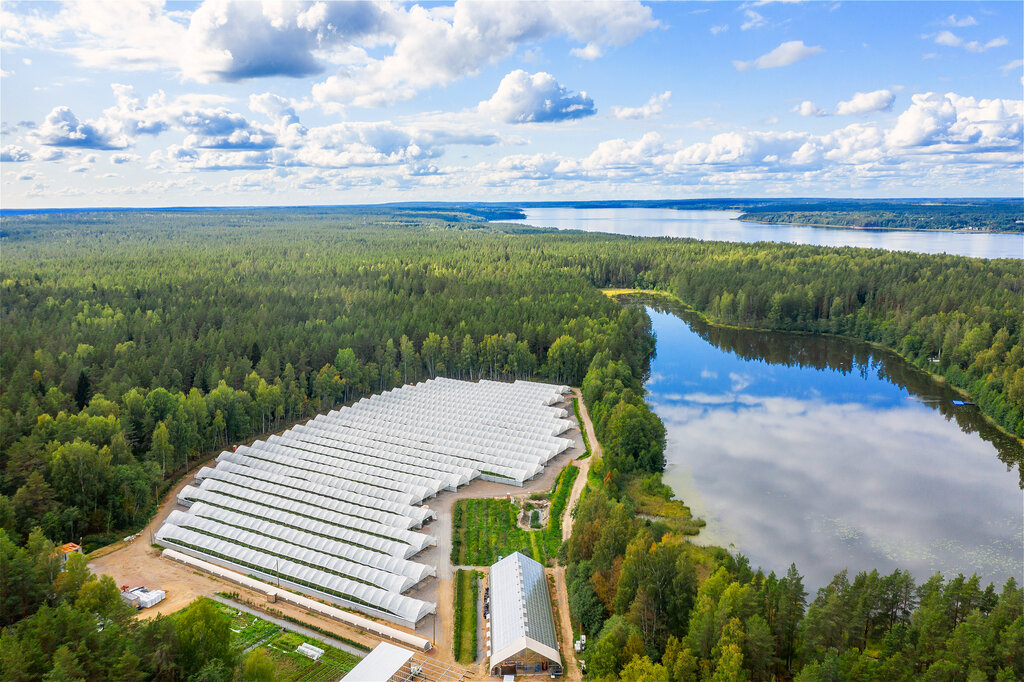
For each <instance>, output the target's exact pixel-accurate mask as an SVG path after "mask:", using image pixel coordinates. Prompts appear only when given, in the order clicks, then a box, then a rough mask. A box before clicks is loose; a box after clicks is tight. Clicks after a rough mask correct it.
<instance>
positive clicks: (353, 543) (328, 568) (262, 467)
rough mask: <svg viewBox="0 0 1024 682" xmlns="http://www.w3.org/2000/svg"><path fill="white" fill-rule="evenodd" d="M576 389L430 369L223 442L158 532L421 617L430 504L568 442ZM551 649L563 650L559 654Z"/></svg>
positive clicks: (321, 595)
mask: <svg viewBox="0 0 1024 682" xmlns="http://www.w3.org/2000/svg"><path fill="white" fill-rule="evenodd" d="M568 390H569V389H568V387H564V386H552V385H550V384H539V383H533V382H524V381H518V382H516V383H501V382H496V381H480V382H468V381H455V380H452V379H432V380H430V381H425V382H423V383H420V384H417V385H415V386H404V387H402V388H398V389H394V390H392V391H388V392H386V393H382V394H380V395H375V396H372V397H370V398H366V399H363V400H360V401H358V402H357V403H355V404H354V405H352V406H350V407H343V408H341V409H339V410H334V411H332V412H330V413H328V414H323V415H319V416H317V417H316V418H314V419H312V420H310V421H308V422H307V423H306V424H304V425H299V426H296V427H294V428H292V429H289V430H287V431H285V432H284V433H282V434H280V435H275V436H271V437H269V438H267V439H266V440H265V441H256V442H255V443H253V444H252V445H248V446H246V445H243V446H239V447H238V448H236V449H235V450H232V451H225V452H222V453H221V454H220V455H218V457H217V461H216V465H215V466H212V467H204V468H202V469H201V470H200V471H199V472H198V473H197V474H196V477H195V479H196V484H195V485H189V486H185V487H184V488H183V489H182V490H181V492H179V493H178V502H179V503H180V504H181V505H183V506H184V507H187V508H188V510H187V511H185V512H183V511H176V512H173V513H172V514H171V515H170V516H169V517H168V518H167V520H166V521H165V523H164V524H163V526H162V527H161V528H160V530H159V531H158V533H157V539H158V540H159V542H161V543H162V544H164V545H166V546H168V547H173V548H174V549H175V550H176V551H178V552H181V553H183V554H186V555H188V556H191V557H194V558H197V559H203V560H206V561H209V562H211V563H214V564H218V565H220V566H224V567H226V568H231V569H233V570H238V571H241V572H243V573H245V574H248V575H255V576H258V577H260V578H261V579H263V580H266V581H268V582H273V583H276V582H278V581H280V583H281V585H282V586H284V585H287V586H288V587H289V589H293V590H296V591H298V592H304V593H306V594H309V595H311V596H315V597H317V598H318V599H325V600H327V601H331V602H333V603H336V604H339V605H341V606H346V607H349V608H354V609H358V610H361V611H364V612H366V613H369V614H371V615H374V616H379V617H384V618H387V619H389V620H393V621H395V622H400V623H402V624H403V625H413V626H414V625H415V624H416V622H417V621H418V620H419V619H421V618H423V616H425V615H426V614H428V613H433V612H434V611H435V610H436V608H437V605H436V604H434V603H428V602H424V601H421V600H419V599H415V598H413V597H410V596H408V595H407V594H405V593H406V592H408V591H409V590H411V589H413V588H414V587H415V586H416V585H418V584H419V583H420V582H421V581H423V580H425V579H427V578H429V577H432V576H434V575H436V569H435V568H434V567H433V566H428V565H426V564H424V563H420V562H417V561H415V559H414V557H415V556H416V555H417V554H419V553H420V552H422V551H423V550H424V549H426V548H427V547H429V546H431V545H435V544H437V540H436V539H435V538H434V537H433V536H431V535H429V534H427V533H424V532H421V531H418V530H416V529H418V528H420V527H421V526H422V525H423V524H424V523H425V522H427V521H429V520H430V519H433V518H435V514H434V512H433V511H431V510H430V509H428V508H427V507H425V506H422V504H421V503H422V502H424V501H425V500H427V499H429V498H431V497H433V496H435V495H437V494H439V493H440V492H441V491H444V490H455V489H457V488H458V487H460V486H463V485H466V484H467V483H469V482H470V481H472V480H473V479H475V478H480V477H483V478H486V479H488V480H494V481H501V482H505V483H508V484H511V485H522V484H523V483H524V482H525V481H527V480H529V479H531V478H533V477H534V476H536V475H538V474H539V473H541V472H542V471H543V470H544V465H545V464H546V463H547V462H548V461H549V460H550V459H551V458H552V457H554V456H556V455H557V454H558V453H560V452H562V451H564V450H565V449H566V448H568V447H570V446H571V445H572V441H571V440H569V439H567V438H561V437H560V436H559V434H562V433H565V432H566V431H567V430H568V429H570V428H572V427H573V426H574V422H572V421H570V420H568V419H567V418H566V417H567V416H568V414H567V412H566V410H564V409H562V408H560V407H552V406H553V405H556V404H558V403H560V402H562V401H564V400H565V396H564V393H566V392H567V391H568ZM556 655H557V654H556Z"/></svg>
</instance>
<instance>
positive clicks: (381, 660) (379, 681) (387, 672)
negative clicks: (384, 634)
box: [341, 642, 413, 682]
mask: <svg viewBox="0 0 1024 682" xmlns="http://www.w3.org/2000/svg"><path fill="white" fill-rule="evenodd" d="M412 657H413V652H411V651H409V650H408V649H403V648H402V647H400V646H395V645H394V644H389V643H388V642H381V643H380V644H378V645H377V646H375V647H374V648H373V651H371V652H370V653H368V654H367V655H366V658H364V659H363V660H361V661H359V663H357V664H356V667H354V668H352V670H350V671H349V673H348V675H345V677H343V678H341V679H342V680H344V681H345V682H388V681H389V680H390V679H391V677H392V676H393V675H394V674H395V673H397V672H398V671H399V670H401V669H402V666H404V665H405V664H406V663H408V662H409V659H410V658H412Z"/></svg>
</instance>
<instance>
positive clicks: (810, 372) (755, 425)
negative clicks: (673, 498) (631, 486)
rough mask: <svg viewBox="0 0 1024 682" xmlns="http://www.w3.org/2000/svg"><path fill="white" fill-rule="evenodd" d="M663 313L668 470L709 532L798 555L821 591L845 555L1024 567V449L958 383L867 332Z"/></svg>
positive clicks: (927, 569)
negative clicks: (724, 323)
mask: <svg viewBox="0 0 1024 682" xmlns="http://www.w3.org/2000/svg"><path fill="white" fill-rule="evenodd" d="M634 302H635V303H637V304H640V303H646V304H648V305H649V304H651V301H650V300H649V299H647V300H635V301H634ZM648 312H649V313H650V315H651V319H652V321H653V323H654V331H655V333H656V334H657V338H658V341H657V355H656V357H655V358H654V360H653V361H652V363H651V374H650V380H649V382H648V384H647V388H648V390H649V396H648V400H649V401H650V403H651V405H652V407H653V408H654V410H655V411H656V412H657V413H658V415H659V416H660V417H661V418H662V420H663V421H664V422H665V426H666V428H667V430H668V447H667V450H666V460H667V462H668V466H667V469H666V472H665V482H666V483H668V484H669V485H670V486H672V488H673V490H675V492H676V495H677V496H678V497H679V498H680V499H682V500H683V501H684V502H685V503H686V504H688V505H689V506H690V507H691V509H692V510H693V513H694V515H695V516H700V517H703V518H704V519H705V520H706V521H707V524H708V525H707V527H706V528H705V529H703V530H702V531H701V533H700V535H699V536H697V538H696V539H695V540H696V541H697V542H700V543H703V544H715V545H720V546H723V547H727V548H730V549H731V550H733V551H737V552H741V553H743V554H745V555H747V556H748V557H749V558H750V560H751V564H752V565H753V566H755V567H757V566H761V567H762V568H764V569H765V571H766V572H767V571H769V570H774V571H775V572H776V573H777V574H782V573H785V571H786V569H787V568H788V566H789V564H790V562H796V565H797V568H798V569H799V570H800V571H801V573H802V574H803V575H804V576H805V584H806V586H807V587H808V589H809V591H810V592H811V594H812V596H813V594H814V589H816V588H817V587H820V586H823V585H824V584H826V583H827V582H828V581H829V580H830V579H831V577H832V576H833V575H834V574H835V573H837V572H838V571H840V570H842V569H844V568H848V569H850V574H851V579H852V576H853V574H855V573H856V572H858V571H860V570H865V569H867V570H870V569H871V568H877V569H878V570H879V571H880V572H882V573H891V572H892V571H893V570H894V569H895V568H904V569H908V570H910V571H911V572H912V573H913V575H914V578H915V579H916V580H917V581H918V582H923V581H924V580H925V579H926V578H927V577H928V576H929V575H931V574H932V573H934V572H935V571H942V572H943V573H944V574H946V575H947V576H948V575H949V574H956V573H958V572H963V573H965V574H967V575H970V574H971V573H975V572H977V573H978V574H979V575H980V576H981V577H982V579H983V581H984V582H985V583H987V582H988V581H993V582H995V583H996V584H997V586H999V587H1001V586H1002V583H1003V582H1004V581H1005V580H1006V579H1007V578H1008V577H1009V576H1011V575H1013V576H1015V577H1016V578H1017V580H1018V582H1020V581H1022V580H1024V574H1022V573H1024V569H1022V561H1024V560H1022V556H1024V541H1022V534H1024V492H1022V490H1021V487H1020V486H1021V483H1022V479H1021V477H1020V462H1022V461H1024V449H1022V447H1021V445H1020V444H1019V442H1017V441H1016V440H1014V439H1012V438H1010V437H1008V436H1005V435H1004V434H1002V433H1001V432H1000V431H998V430H997V429H996V428H995V427H993V426H991V425H990V424H989V423H988V422H986V421H985V420H984V419H983V418H982V417H981V416H980V414H979V413H978V412H977V408H973V407H956V406H954V405H953V404H952V402H951V401H952V399H953V398H956V397H957V396H956V395H955V394H954V393H953V392H952V391H951V390H950V389H949V388H948V387H947V386H944V385H943V384H940V383H938V382H936V381H934V380H932V378H931V377H930V376H928V375H927V374H925V373H923V372H920V371H919V370H917V369H916V368H915V367H913V366H912V365H910V364H909V363H907V362H904V361H903V360H901V359H900V358H899V357H897V356H895V355H893V354H890V353H888V352H886V351H884V350H880V349H877V348H874V347H872V346H870V345H868V344H864V343H859V342H853V341H847V340H844V339H839V338H831V337H815V336H809V335H797V334H782V333H772V332H752V331H743V330H734V329H725V328H721V327H713V326H709V325H707V324H705V323H703V322H701V321H700V320H699V319H693V318H691V317H690V316H689V315H687V314H686V313H680V314H682V315H683V316H684V317H686V318H687V319H685V320H684V319H683V318H682V317H679V316H677V315H675V314H672V313H670V312H667V311H664V310H662V311H660V312H659V310H655V309H653V308H648ZM677 312H678V311H677Z"/></svg>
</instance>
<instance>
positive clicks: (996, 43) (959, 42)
mask: <svg viewBox="0 0 1024 682" xmlns="http://www.w3.org/2000/svg"><path fill="white" fill-rule="evenodd" d="M935 42H936V44H938V45H944V46H946V47H962V48H964V49H965V50H967V51H968V52H985V51H987V50H991V49H992V48H993V47H1002V46H1003V45H1006V44H1007V43H1009V41H1008V40H1007V39H1006V37H1005V36H999V37H998V38H993V39H992V40H990V41H988V42H987V43H982V42H979V41H977V40H969V41H968V40H964V39H963V38H961V37H960V36H958V35H956V34H955V33H953V32H952V31H940V32H939V33H937V34H935Z"/></svg>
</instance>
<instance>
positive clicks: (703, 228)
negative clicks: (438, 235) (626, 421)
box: [502, 208, 1024, 258]
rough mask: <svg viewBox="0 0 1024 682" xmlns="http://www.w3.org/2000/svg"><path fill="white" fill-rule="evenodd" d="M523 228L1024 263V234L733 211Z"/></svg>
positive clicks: (547, 211) (639, 213)
mask: <svg viewBox="0 0 1024 682" xmlns="http://www.w3.org/2000/svg"><path fill="white" fill-rule="evenodd" d="M523 211H524V212H525V213H526V219H525V220H508V221H502V222H510V223H522V224H526V225H536V226H538V227H557V228H558V229H562V230H569V229H571V230H585V231H587V232H611V233H613V234H630V235H634V236H637V237H691V238H693V239H705V240H717V241H725V242H758V241H766V242H792V243H794V244H814V245H817V246H863V247H868V248H874V249H888V250H890V251H916V252H918V253H954V254H958V255H961V256H975V257H978V258H1024V235H1020V234H984V233H979V234H970V233H963V232H939V231H936V232H900V231H894V230H849V229H836V228H827V227H798V226H792V225H761V224H759V223H748V222H740V221H738V220H736V218H738V217H739V215H740V214H739V213H736V212H734V211H676V210H674V209H660V208H595V209H579V208H526V209H523Z"/></svg>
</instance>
